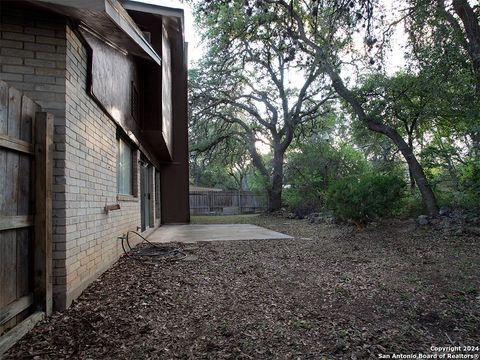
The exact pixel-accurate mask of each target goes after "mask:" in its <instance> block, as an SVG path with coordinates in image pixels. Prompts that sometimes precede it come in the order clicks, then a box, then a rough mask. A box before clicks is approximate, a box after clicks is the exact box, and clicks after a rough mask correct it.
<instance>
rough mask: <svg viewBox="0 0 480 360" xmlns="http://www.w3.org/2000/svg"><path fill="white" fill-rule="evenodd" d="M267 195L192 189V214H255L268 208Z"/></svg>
mask: <svg viewBox="0 0 480 360" xmlns="http://www.w3.org/2000/svg"><path fill="white" fill-rule="evenodd" d="M266 206H267V198H266V196H262V195H257V194H254V193H252V192H250V191H191V192H190V215H193V216H195V215H235V214H254V213H260V212H262V211H264V210H265V209H266Z"/></svg>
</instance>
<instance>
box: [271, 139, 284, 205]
mask: <svg viewBox="0 0 480 360" xmlns="http://www.w3.org/2000/svg"><path fill="white" fill-rule="evenodd" d="M282 189H283V152H282V151H281V150H277V149H275V150H274V152H273V171H272V183H271V188H270V189H269V190H268V211H270V212H271V211H277V210H280V208H281V207H282Z"/></svg>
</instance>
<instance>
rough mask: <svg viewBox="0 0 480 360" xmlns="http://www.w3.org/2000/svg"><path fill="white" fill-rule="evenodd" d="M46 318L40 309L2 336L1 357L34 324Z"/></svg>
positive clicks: (0, 340) (0, 339)
mask: <svg viewBox="0 0 480 360" xmlns="http://www.w3.org/2000/svg"><path fill="white" fill-rule="evenodd" d="M44 318H45V313H43V312H41V311H38V312H35V313H33V314H32V315H30V316H29V317H28V318H26V319H25V320H23V321H22V322H21V323H20V324H18V325H17V326H15V327H14V328H13V329H12V330H10V331H9V332H7V333H6V334H5V335H3V336H2V337H0V357H1V356H2V355H3V354H5V353H6V352H7V351H8V349H10V348H11V347H12V346H13V345H15V343H16V342H17V341H18V340H20V339H21V338H22V337H23V336H24V335H25V334H26V333H28V332H29V331H30V330H32V329H33V328H34V326H35V325H36V324H37V323H38V322H39V321H41V320H43V319H44Z"/></svg>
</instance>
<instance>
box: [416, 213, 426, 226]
mask: <svg viewBox="0 0 480 360" xmlns="http://www.w3.org/2000/svg"><path fill="white" fill-rule="evenodd" d="M428 223H429V220H428V216H427V215H420V216H419V217H418V218H417V224H418V225H420V226H425V225H428Z"/></svg>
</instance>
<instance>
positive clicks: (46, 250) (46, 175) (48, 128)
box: [34, 112, 53, 315]
mask: <svg viewBox="0 0 480 360" xmlns="http://www.w3.org/2000/svg"><path fill="white" fill-rule="evenodd" d="M52 177H53V115H52V114H49V113H44V112H37V114H36V116H35V178H36V183H35V196H36V201H35V207H36V212H35V246H34V249H35V250H34V252H35V254H34V259H35V260H34V297H35V303H36V305H37V306H38V307H39V308H41V309H42V310H43V311H45V312H46V314H47V315H49V314H50V313H51V312H52V282H51V281H52V280H51V273H52Z"/></svg>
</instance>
